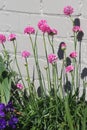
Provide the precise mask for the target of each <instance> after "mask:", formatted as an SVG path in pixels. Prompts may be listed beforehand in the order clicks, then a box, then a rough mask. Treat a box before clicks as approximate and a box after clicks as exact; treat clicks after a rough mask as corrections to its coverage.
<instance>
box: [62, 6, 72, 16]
mask: <svg viewBox="0 0 87 130" xmlns="http://www.w3.org/2000/svg"><path fill="white" fill-rule="evenodd" d="M63 12H64V14H65V15H67V16H70V15H71V14H72V13H73V8H72V7H71V6H66V7H64V10H63Z"/></svg>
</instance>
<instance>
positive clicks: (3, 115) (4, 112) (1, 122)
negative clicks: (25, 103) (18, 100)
mask: <svg viewBox="0 0 87 130" xmlns="http://www.w3.org/2000/svg"><path fill="white" fill-rule="evenodd" d="M17 123H18V118H17V117H16V115H15V113H14V107H13V105H12V102H8V104H7V105H5V104H3V103H0V130H4V129H5V128H7V127H9V128H16V125H17Z"/></svg>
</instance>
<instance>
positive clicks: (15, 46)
mask: <svg viewBox="0 0 87 130" xmlns="http://www.w3.org/2000/svg"><path fill="white" fill-rule="evenodd" d="M13 47H14V55H15V62H16V66H17V69H18V72H19V75H20V78H21V81H22V83H23V86H24V88H26V87H25V83H24V81H23V78H22V74H21V71H20V67H19V65H18V60H17V45H16V44H15V42H14V41H13Z"/></svg>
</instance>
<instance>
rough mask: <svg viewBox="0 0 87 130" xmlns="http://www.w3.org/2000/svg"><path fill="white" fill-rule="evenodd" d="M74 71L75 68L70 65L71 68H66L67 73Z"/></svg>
mask: <svg viewBox="0 0 87 130" xmlns="http://www.w3.org/2000/svg"><path fill="white" fill-rule="evenodd" d="M73 70H74V66H72V65H69V66H67V67H66V68H65V71H66V73H67V72H71V71H73Z"/></svg>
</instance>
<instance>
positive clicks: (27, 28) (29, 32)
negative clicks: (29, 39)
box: [24, 26, 35, 34]
mask: <svg viewBox="0 0 87 130" xmlns="http://www.w3.org/2000/svg"><path fill="white" fill-rule="evenodd" d="M24 34H35V29H34V28H33V27H31V26H27V27H26V28H25V29H24Z"/></svg>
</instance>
